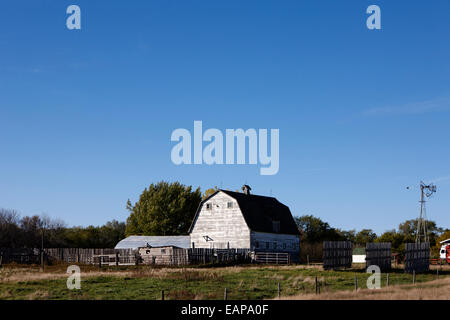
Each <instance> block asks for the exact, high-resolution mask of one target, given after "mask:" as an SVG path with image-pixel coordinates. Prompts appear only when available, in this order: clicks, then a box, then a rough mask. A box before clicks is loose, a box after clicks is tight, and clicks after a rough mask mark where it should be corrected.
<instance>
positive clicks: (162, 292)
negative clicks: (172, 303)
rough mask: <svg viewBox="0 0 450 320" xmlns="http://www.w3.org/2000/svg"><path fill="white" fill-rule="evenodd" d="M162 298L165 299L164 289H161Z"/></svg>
mask: <svg viewBox="0 0 450 320" xmlns="http://www.w3.org/2000/svg"><path fill="white" fill-rule="evenodd" d="M161 300H164V290H161Z"/></svg>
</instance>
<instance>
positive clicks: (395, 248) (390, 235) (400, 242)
mask: <svg viewBox="0 0 450 320" xmlns="http://www.w3.org/2000/svg"><path fill="white" fill-rule="evenodd" d="M375 242H378V243H379V242H390V243H391V250H392V252H403V251H404V250H405V235H404V234H402V233H399V232H397V231H396V230H395V229H394V230H390V231H386V232H384V233H383V234H382V235H381V236H379V237H378V238H377V239H375Z"/></svg>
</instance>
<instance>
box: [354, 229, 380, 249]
mask: <svg viewBox="0 0 450 320" xmlns="http://www.w3.org/2000/svg"><path fill="white" fill-rule="evenodd" d="M376 238H377V234H376V233H375V232H373V230H372V229H362V230H361V231H360V232H358V233H357V234H356V236H355V242H356V243H357V244H359V245H365V244H366V243H369V242H373V241H374V240H375V239H376Z"/></svg>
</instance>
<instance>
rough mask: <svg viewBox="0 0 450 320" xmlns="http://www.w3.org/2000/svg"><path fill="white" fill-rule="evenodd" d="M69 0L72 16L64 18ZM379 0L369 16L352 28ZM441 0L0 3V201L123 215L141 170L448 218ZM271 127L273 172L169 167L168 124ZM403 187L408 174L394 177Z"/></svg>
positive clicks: (354, 216) (360, 213)
mask: <svg viewBox="0 0 450 320" xmlns="http://www.w3.org/2000/svg"><path fill="white" fill-rule="evenodd" d="M70 4H77V5H79V6H80V7H81V11H82V30H79V31H76V30H72V31H70V30H68V29H67V28H66V22H65V21H66V18H67V16H68V15H67V14H66V13H65V11H66V8H67V6H68V5H70ZM371 4H377V5H379V6H380V7H381V10H382V11H381V12H382V13H381V17H382V29H381V30H373V31H370V30H368V29H367V28H366V22H365V20H366V18H367V16H368V15H367V14H366V13H365V11H366V8H367V7H368V6H369V5H371ZM449 13H450V3H449V2H448V1H447V0H435V1H433V2H432V4H431V3H430V2H427V1H375V0H374V1H364V0H357V1H334V0H333V1H332V0H330V1H313V0H308V1H299V0H295V1H289V0H283V1H263V0H258V1H256V0H246V1H242V0H227V1H210V0H202V1H200V0H193V1H191V0H190V1H180V0H178V1H157V0H152V1H91V0H90V1H81V0H74V1H61V0H52V1H50V0H47V1H43V0H41V1H37V0H33V1H31V0H30V1H20V0H17V1H7V2H6V1H5V2H2V4H1V5H0V121H1V127H0V128H1V129H0V130H1V135H0V155H1V156H0V207H4V208H12V209H16V210H18V211H19V212H20V213H21V214H22V215H31V214H42V213H46V214H48V215H49V216H51V217H58V218H61V219H63V220H65V221H66V222H67V223H68V224H69V225H89V224H93V225H101V224H103V223H105V222H106V221H108V220H112V219H117V220H122V221H123V220H125V219H126V218H127V216H128V213H127V211H126V210H125V203H126V201H127V199H128V198H130V199H131V200H132V201H136V200H137V198H138V196H139V194H140V192H141V191H142V190H143V189H144V188H145V187H146V186H148V185H149V184H150V183H152V182H157V181H160V180H169V181H175V180H179V181H180V182H182V183H184V184H188V185H193V186H195V187H197V186H200V187H201V189H202V190H205V189H206V188H209V187H212V186H218V187H223V188H230V189H231V190H234V189H238V188H240V186H241V185H242V184H244V183H245V182H246V183H247V184H249V185H251V186H252V188H253V191H254V193H256V194H263V195H270V194H272V195H274V196H276V197H277V198H278V199H279V200H280V201H281V202H283V203H285V204H287V205H288V206H289V207H290V208H291V211H292V213H293V214H294V215H302V214H314V215H316V216H319V217H321V218H322V219H324V220H325V221H327V222H329V223H330V224H331V225H332V226H334V227H339V228H344V229H361V228H372V229H373V230H375V231H376V232H377V233H381V232H383V231H385V230H388V229H392V228H395V227H397V226H398V224H399V223H400V222H402V221H404V220H406V219H412V218H415V217H416V216H417V215H418V209H419V207H418V205H419V204H418V200H419V188H418V185H419V182H420V180H424V181H427V182H429V181H436V184H437V185H438V192H437V194H436V196H435V197H434V198H433V199H431V201H430V202H429V203H428V216H429V218H430V219H432V220H435V221H437V223H438V225H440V226H442V227H447V228H449V227H450V214H449V213H450V212H449V209H450V166H449V163H450V148H449V145H450V141H449V138H450V134H449V133H450V59H449V57H450V20H449V18H448V17H449ZM194 120H202V121H203V126H204V128H218V129H220V130H223V131H225V129H226V128H244V129H247V128H269V129H270V128H279V129H280V170H279V172H278V174H277V175H274V176H261V175H260V174H259V169H258V167H257V166H254V165H241V166H238V165H231V166H219V165H213V166H208V165H201V166H193V165H191V166H186V165H184V166H175V165H174V164H173V163H172V162H171V160H170V151H171V148H172V147H173V145H174V143H172V142H171V141H170V135H171V133H172V131H173V130H174V129H176V128H187V129H189V130H192V128H193V121H194ZM406 186H410V187H411V189H410V190H407V189H406Z"/></svg>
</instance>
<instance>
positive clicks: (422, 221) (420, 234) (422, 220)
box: [416, 181, 436, 243]
mask: <svg viewBox="0 0 450 320" xmlns="http://www.w3.org/2000/svg"><path fill="white" fill-rule="evenodd" d="M435 192H436V186H435V185H434V184H432V183H431V184H429V185H426V184H425V183H423V182H422V181H421V182H420V201H419V202H420V214H419V219H417V231H416V232H417V233H416V243H421V242H429V238H428V230H427V211H426V207H425V202H426V200H425V199H426V198H430V197H431V196H432V195H433V193H435Z"/></svg>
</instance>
